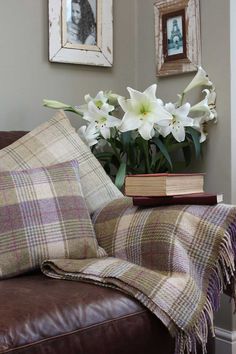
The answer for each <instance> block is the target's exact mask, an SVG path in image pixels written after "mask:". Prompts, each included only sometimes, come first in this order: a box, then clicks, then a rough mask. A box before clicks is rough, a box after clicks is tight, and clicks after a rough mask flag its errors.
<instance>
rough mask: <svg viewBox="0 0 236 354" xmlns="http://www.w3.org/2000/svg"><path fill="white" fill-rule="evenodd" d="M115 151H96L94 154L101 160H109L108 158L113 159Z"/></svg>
mask: <svg viewBox="0 0 236 354" xmlns="http://www.w3.org/2000/svg"><path fill="white" fill-rule="evenodd" d="M113 155H114V154H113V152H109V151H106V152H94V156H95V157H96V158H97V159H98V160H101V161H107V160H111V158H112V157H113Z"/></svg>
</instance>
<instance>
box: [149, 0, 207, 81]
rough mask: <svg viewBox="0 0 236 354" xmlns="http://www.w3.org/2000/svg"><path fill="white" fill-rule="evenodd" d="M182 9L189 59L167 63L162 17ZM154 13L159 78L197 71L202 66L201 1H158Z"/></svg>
mask: <svg viewBox="0 0 236 354" xmlns="http://www.w3.org/2000/svg"><path fill="white" fill-rule="evenodd" d="M181 9H185V26H186V52H187V53H186V54H187V57H186V58H185V59H177V60H173V61H169V62H167V61H166V62H165V61H164V53H163V33H162V16H163V15H164V14H168V13H171V12H175V11H178V10H181ZM154 13H155V42H156V66H157V69H156V70H157V71H156V74H157V76H158V77H162V76H170V75H176V74H182V73H186V72H191V71H197V66H198V65H201V37H200V9H199V0H157V1H156V2H155V4H154Z"/></svg>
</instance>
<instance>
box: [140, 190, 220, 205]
mask: <svg viewBox="0 0 236 354" xmlns="http://www.w3.org/2000/svg"><path fill="white" fill-rule="evenodd" d="M222 201H223V194H212V193H194V194H184V195H174V196H170V197H133V205H137V206H142V207H145V206H147V207H148V206H150V207H151V206H161V205H174V204H196V205H215V204H217V203H220V202H222Z"/></svg>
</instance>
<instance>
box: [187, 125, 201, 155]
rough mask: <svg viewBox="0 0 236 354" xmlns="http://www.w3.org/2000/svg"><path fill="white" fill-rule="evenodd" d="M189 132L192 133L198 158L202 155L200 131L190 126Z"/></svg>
mask: <svg viewBox="0 0 236 354" xmlns="http://www.w3.org/2000/svg"><path fill="white" fill-rule="evenodd" d="M187 134H188V135H190V136H191V138H192V141H193V145H194V149H195V154H196V158H197V159H198V158H199V157H200V153H201V144H200V141H199V133H198V132H197V131H196V130H195V129H193V128H191V127H188V129H187Z"/></svg>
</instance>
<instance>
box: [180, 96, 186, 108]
mask: <svg viewBox="0 0 236 354" xmlns="http://www.w3.org/2000/svg"><path fill="white" fill-rule="evenodd" d="M184 97H185V93H182V95H181V100H180V106H182V104H183V103H184Z"/></svg>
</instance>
